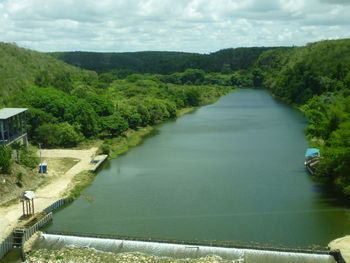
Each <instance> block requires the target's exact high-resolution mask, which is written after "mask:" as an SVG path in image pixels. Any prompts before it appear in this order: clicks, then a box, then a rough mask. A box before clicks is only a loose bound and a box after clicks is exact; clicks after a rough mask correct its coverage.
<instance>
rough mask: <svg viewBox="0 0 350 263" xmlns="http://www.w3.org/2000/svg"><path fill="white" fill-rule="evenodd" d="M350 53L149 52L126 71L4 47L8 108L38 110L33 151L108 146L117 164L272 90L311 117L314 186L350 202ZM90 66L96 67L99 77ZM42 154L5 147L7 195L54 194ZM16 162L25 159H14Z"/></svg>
mask: <svg viewBox="0 0 350 263" xmlns="http://www.w3.org/2000/svg"><path fill="white" fill-rule="evenodd" d="M349 51H350V39H340V40H327V41H320V42H316V43H310V44H307V45H306V46H302V47H275V48H238V49H226V50H221V51H218V52H215V53H213V54H209V55H199V54H185V55H184V54H182V53H179V54H178V53H176V52H175V53H171V52H168V53H167V52H139V53H134V54H133V53H131V54H128V56H130V58H132V59H126V60H123V61H122V60H120V61H118V58H119V55H113V54H112V55H111V54H108V56H111V58H112V57H113V61H114V60H115V61H114V62H115V63H116V64H113V63H114V62H113V63H112V64H108V65H107V64H104V62H103V61H102V62H103V63H101V61H98V62H96V60H95V59H89V58H91V56H92V57H94V56H95V55H96V54H91V53H89V52H74V54H72V53H70V52H65V53H60V54H50V55H48V54H44V53H40V52H35V51H31V50H27V49H24V48H20V47H18V46H16V45H14V44H9V43H0V56H1V57H2V58H3V59H2V60H0V67H1V68H2V69H3V70H2V71H1V72H0V107H1V108H2V107H26V108H29V111H28V114H27V118H28V123H27V124H28V126H27V127H28V135H29V138H30V142H31V143H32V145H38V143H41V144H42V146H43V147H44V148H70V149H72V148H74V149H85V151H87V150H86V148H87V147H92V146H98V147H99V152H100V153H107V154H109V156H110V158H115V157H117V156H119V155H121V154H123V153H125V152H127V151H128V149H129V148H131V147H134V146H136V145H138V144H139V143H141V142H142V140H143V138H145V137H147V136H148V135H149V134H151V133H152V132H153V131H154V126H155V125H157V124H159V123H162V122H165V121H167V120H173V119H175V118H176V117H177V116H180V115H182V114H186V113H188V112H191V111H192V110H195V109H197V108H198V107H200V106H203V105H206V104H210V103H212V102H214V101H215V100H216V99H218V98H219V97H220V96H222V95H224V94H227V93H229V92H232V91H233V90H235V89H236V88H256V89H266V90H268V91H269V92H271V94H272V95H273V96H274V97H275V98H277V99H279V100H281V101H283V102H285V103H287V104H289V105H291V106H293V107H296V108H298V109H299V110H301V112H302V113H303V114H304V115H305V116H306V118H307V119H308V126H307V128H306V131H305V133H306V136H307V138H308V139H309V142H310V146H311V147H318V148H320V150H321V155H322V159H321V161H320V165H319V166H318V167H317V169H316V172H315V175H314V176H313V178H314V179H315V180H317V181H318V182H322V184H323V185H325V186H326V187H328V188H329V189H330V188H335V189H336V192H337V194H339V195H341V196H342V197H341V198H344V199H346V200H348V199H349V198H350V177H349V176H348V175H349V174H350V161H349V160H350V52H349ZM122 55H123V54H122ZM124 55H125V54H124ZM124 55H123V56H124ZM55 57H56V58H59V59H62V60H65V61H66V62H68V63H71V64H73V65H74V64H76V65H77V64H79V65H80V66H81V67H83V68H84V67H85V69H82V68H78V67H75V66H72V65H69V64H66V63H65V62H63V61H61V60H59V59H56V58H55ZM98 57H99V56H97V58H98ZM84 61H85V62H86V61H87V62H88V61H94V63H95V62H96V63H95V64H96V65H97V68H94V70H96V71H91V68H89V66H91V65H90V64H89V65H85V64H84V63H82V62H84ZM111 61H112V59H111ZM131 61H132V65H131V64H128V63H131ZM145 61H146V62H147V63H145ZM36 150H37V149H36V148H35V147H32V148H29V149H25V148H23V147H21V146H20V145H17V144H14V145H13V146H12V148H9V147H3V146H1V147H0V184H1V183H2V184H3V185H6V189H7V191H8V190H9V189H10V187H12V188H13V191H12V192H13V193H17V192H21V191H24V190H25V189H26V188H28V187H31V188H33V189H35V188H37V187H38V186H40V185H43V184H45V180H44V179H43V178H42V176H41V175H40V176H39V175H38V174H37V164H38V162H39V159H38V157H37V156H36V155H35V152H36ZM90 150H91V149H90ZM96 150H97V149H96ZM81 151H84V150H81ZM11 152H14V153H16V154H15V156H17V157H16V158H14V159H12V156H11ZM95 153H96V152H95ZM94 177H95V176H94V174H91V173H86V172H80V173H78V176H76V177H74V179H73V181H74V183H73V185H70V186H69V187H70V189H71V190H70V191H69V193H70V195H71V196H74V197H77V196H79V194H81V191H82V189H84V188H85V187H86V186H88V185H89V184H91V182H92V181H93V179H94ZM46 183H47V181H46ZM3 189H5V187H3V188H0V194H1V191H3ZM5 194H6V193H5ZM0 196H1V195H0ZM87 198H88V197H87ZM11 206H12V205H10V206H9V207H7V208H4V207H0V208H3V209H5V210H6V209H9V208H10V207H11ZM7 212H8V211H7ZM0 219H1V218H0ZM12 219H13V218H12ZM12 219H11V220H12ZM6 220H7V219H6ZM0 223H1V220H0ZM0 226H1V224H0Z"/></svg>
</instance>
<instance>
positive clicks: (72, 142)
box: [36, 122, 84, 147]
mask: <svg viewBox="0 0 350 263" xmlns="http://www.w3.org/2000/svg"><path fill="white" fill-rule="evenodd" d="M36 134H37V141H39V142H41V143H43V144H44V146H46V147H59V146H62V147H74V146H76V145H77V144H78V143H79V142H81V141H82V140H83V139H84V136H83V135H82V134H81V133H80V132H78V131H77V130H76V129H75V128H74V127H73V126H71V125H70V124H69V123H67V122H63V123H57V124H56V123H46V124H43V125H41V126H40V127H38V128H37V130H36Z"/></svg>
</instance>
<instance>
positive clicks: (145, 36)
mask: <svg viewBox="0 0 350 263" xmlns="http://www.w3.org/2000/svg"><path fill="white" fill-rule="evenodd" d="M339 38H350V0H187V1H186V0H173V1H171V0H0V41H1V42H12V43H16V44H17V45H18V46H21V47H25V48H29V49H32V50H37V51H43V52H48V51H78V50H80V51H98V52H126V51H144V50H158V51H184V52H196V53H210V52H214V51H217V50H220V49H224V48H231V47H233V48H235V47H252V46H293V45H296V46H300V45H305V44H307V43H310V42H315V41H319V40H325V39H339Z"/></svg>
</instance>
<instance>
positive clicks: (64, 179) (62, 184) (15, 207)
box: [0, 147, 98, 240]
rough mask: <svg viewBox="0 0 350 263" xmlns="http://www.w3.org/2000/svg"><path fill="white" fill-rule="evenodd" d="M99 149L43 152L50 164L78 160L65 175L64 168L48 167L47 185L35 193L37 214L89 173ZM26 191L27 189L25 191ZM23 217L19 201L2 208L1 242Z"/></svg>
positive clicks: (44, 157)
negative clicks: (63, 159)
mask: <svg viewBox="0 0 350 263" xmlns="http://www.w3.org/2000/svg"><path fill="white" fill-rule="evenodd" d="M97 150H98V148H97V147H92V148H90V149H87V150H61V149H55V150H41V156H42V158H43V159H44V160H47V161H48V163H50V159H56V158H71V159H73V160H78V161H77V162H76V164H75V165H73V166H72V167H71V168H70V169H69V170H68V171H66V172H65V173H61V171H60V169H61V168H62V166H60V165H57V166H56V167H55V166H54V167H50V166H49V167H48V173H47V174H45V175H44V176H45V177H46V185H44V186H42V187H39V188H38V189H37V190H36V191H35V195H36V197H35V212H38V211H42V210H43V209H45V208H46V207H48V206H49V205H51V204H52V203H54V202H56V201H57V200H59V199H61V198H62V197H64V196H67V193H69V192H70V189H72V188H74V185H73V184H72V182H74V181H73V178H74V177H75V176H76V175H78V174H80V173H82V172H83V171H88V170H89V169H90V168H91V163H90V161H91V159H92V157H93V156H94V155H95V154H96V152H97ZM25 190H26V189H25ZM21 215H22V205H21V203H20V202H19V200H18V201H17V202H15V203H13V204H11V205H9V206H2V207H0V240H2V239H3V238H5V237H7V236H8V235H9V234H10V233H11V232H12V230H13V228H14V227H15V226H16V225H17V221H18V218H19V217H20V216H21Z"/></svg>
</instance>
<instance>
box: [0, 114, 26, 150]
mask: <svg viewBox="0 0 350 263" xmlns="http://www.w3.org/2000/svg"><path fill="white" fill-rule="evenodd" d="M26 111H27V109H26V108H4V109H0V145H9V144H11V143H13V142H15V141H18V140H21V139H22V140H23V143H24V144H26V145H27V142H28V138H27V131H26V125H27V123H26Z"/></svg>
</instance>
